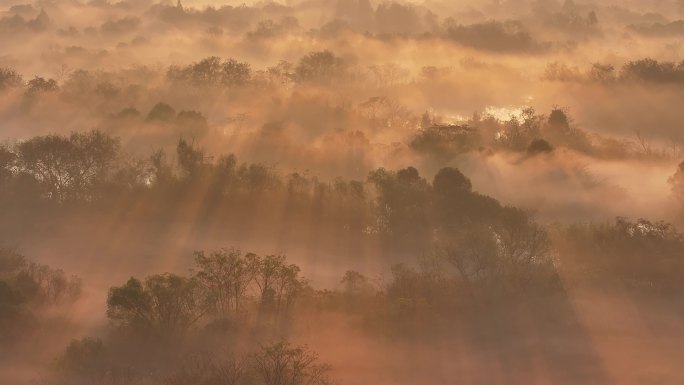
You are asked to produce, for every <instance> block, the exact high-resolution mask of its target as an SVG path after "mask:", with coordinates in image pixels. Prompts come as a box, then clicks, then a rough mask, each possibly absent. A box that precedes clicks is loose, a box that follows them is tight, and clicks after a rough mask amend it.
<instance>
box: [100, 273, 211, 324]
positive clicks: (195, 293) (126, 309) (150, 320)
mask: <svg viewBox="0 0 684 385" xmlns="http://www.w3.org/2000/svg"><path fill="white" fill-rule="evenodd" d="M209 303H210V301H209V300H208V299H207V296H206V293H205V292H204V291H203V290H202V287H201V286H200V285H199V283H198V281H197V280H195V279H192V278H184V277H181V276H177V275H174V274H159V275H153V276H150V277H148V278H146V279H145V282H144V283H143V282H141V281H139V280H138V279H136V278H130V279H129V280H128V282H126V284H124V285H123V286H118V287H112V288H111V289H109V294H108V296H107V316H108V317H109V318H110V319H111V320H112V321H114V322H115V323H116V324H118V325H119V326H122V327H126V328H130V329H132V330H136V331H142V332H146V333H152V334H156V335H159V336H163V337H170V336H179V335H183V334H184V333H185V332H186V331H187V330H188V329H189V328H190V327H191V326H193V325H194V324H195V323H197V322H198V321H199V320H200V319H201V317H202V316H204V315H205V314H206V313H207V311H208V310H209Z"/></svg>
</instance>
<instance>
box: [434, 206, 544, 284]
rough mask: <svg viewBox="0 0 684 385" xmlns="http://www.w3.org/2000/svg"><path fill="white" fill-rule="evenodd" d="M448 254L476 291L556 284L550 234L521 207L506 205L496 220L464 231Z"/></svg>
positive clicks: (447, 251) (451, 245)
mask: <svg viewBox="0 0 684 385" xmlns="http://www.w3.org/2000/svg"><path fill="white" fill-rule="evenodd" d="M445 255H446V259H447V260H448V261H449V262H450V263H451V264H452V265H453V266H454V267H456V269H457V271H458V272H459V276H460V278H461V279H462V280H463V282H465V283H466V284H467V286H468V287H470V288H471V289H472V290H474V291H473V292H474V293H490V294H491V293H493V294H497V293H498V294H501V293H509V294H519V293H523V292H525V291H527V290H528V289H529V288H530V286H532V285H541V286H544V287H545V288H546V289H548V288H550V287H553V285H555V284H556V283H557V275H556V272H555V267H554V265H553V260H552V258H551V254H550V241H549V239H548V236H547V233H546V231H544V229H543V228H542V227H541V226H539V225H538V224H536V223H534V222H533V221H532V220H531V219H530V218H529V216H528V215H527V214H526V213H525V212H524V211H522V210H520V209H515V208H508V207H507V208H504V209H503V210H502V211H501V213H500V215H499V217H498V220H496V221H495V222H493V223H491V224H480V225H478V226H471V227H469V228H468V229H464V230H462V231H461V232H459V233H458V234H457V235H456V236H455V238H454V241H452V243H451V244H450V245H448V246H447V247H445Z"/></svg>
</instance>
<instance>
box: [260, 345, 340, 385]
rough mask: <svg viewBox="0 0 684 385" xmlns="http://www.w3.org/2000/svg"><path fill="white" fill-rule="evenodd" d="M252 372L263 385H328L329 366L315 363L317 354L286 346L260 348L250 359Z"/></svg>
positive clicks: (305, 348)
mask: <svg viewBox="0 0 684 385" xmlns="http://www.w3.org/2000/svg"><path fill="white" fill-rule="evenodd" d="M251 358H252V359H251V361H252V366H253V370H254V371H255V374H256V376H257V377H258V378H259V379H260V380H261V383H262V384H264V385H324V384H329V383H330V380H329V379H328V376H327V373H328V371H329V370H330V368H329V366H327V365H322V364H319V363H318V356H317V355H316V353H314V352H312V351H310V350H309V349H308V348H307V347H305V346H297V347H293V346H291V345H290V344H289V343H287V342H284V341H283V342H278V343H275V344H272V345H266V346H262V348H261V350H260V351H259V352H257V353H255V354H254V355H252V357H251Z"/></svg>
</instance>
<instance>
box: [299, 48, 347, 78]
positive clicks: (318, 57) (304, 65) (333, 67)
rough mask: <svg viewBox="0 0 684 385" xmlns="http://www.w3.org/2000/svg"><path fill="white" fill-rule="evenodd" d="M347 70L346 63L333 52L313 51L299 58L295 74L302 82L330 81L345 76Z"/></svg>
mask: <svg viewBox="0 0 684 385" xmlns="http://www.w3.org/2000/svg"><path fill="white" fill-rule="evenodd" d="M346 70H347V66H346V63H345V62H344V61H343V60H342V59H341V58H339V57H337V56H335V55H334V54H333V53H332V52H330V51H320V52H311V53H310V54H308V55H306V56H304V57H302V58H301V59H300V60H299V64H298V65H297V67H296V68H295V75H294V76H295V79H296V80H297V81H298V82H300V83H330V82H331V81H333V80H339V79H340V78H341V77H342V76H344V74H345V72H346Z"/></svg>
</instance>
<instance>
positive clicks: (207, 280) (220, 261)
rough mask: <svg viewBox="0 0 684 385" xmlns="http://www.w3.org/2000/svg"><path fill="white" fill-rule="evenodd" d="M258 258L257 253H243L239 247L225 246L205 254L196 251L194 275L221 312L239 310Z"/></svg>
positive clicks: (255, 272) (255, 271) (253, 275)
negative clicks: (228, 247)
mask: <svg viewBox="0 0 684 385" xmlns="http://www.w3.org/2000/svg"><path fill="white" fill-rule="evenodd" d="M258 261H259V259H258V258H257V256H256V255H255V254H252V253H248V254H246V255H244V256H243V255H242V252H241V251H240V250H237V249H230V250H226V249H222V250H216V251H213V252H212V253H211V254H210V255H208V256H207V255H206V254H205V253H204V252H203V251H199V252H196V253H195V266H196V268H197V271H196V273H195V277H196V278H197V280H198V281H199V282H200V284H202V286H203V287H204V288H205V290H206V291H207V293H208V295H209V297H210V301H211V303H212V305H213V306H214V308H215V310H216V311H218V312H219V313H226V312H228V311H232V312H234V313H238V312H239V311H240V307H241V305H242V303H243V302H244V301H243V299H244V297H245V295H246V292H247V289H248V287H249V284H250V283H251V282H252V280H253V279H254V278H255V276H256V274H257V269H258Z"/></svg>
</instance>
